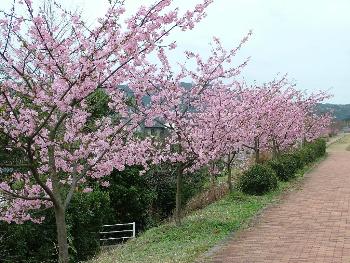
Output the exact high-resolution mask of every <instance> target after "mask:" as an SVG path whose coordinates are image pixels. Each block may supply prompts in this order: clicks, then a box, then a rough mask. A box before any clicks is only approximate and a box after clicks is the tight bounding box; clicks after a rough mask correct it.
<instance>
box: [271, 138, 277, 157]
mask: <svg viewBox="0 0 350 263" xmlns="http://www.w3.org/2000/svg"><path fill="white" fill-rule="evenodd" d="M272 157H273V158H277V157H278V149H277V145H276V140H275V139H272Z"/></svg>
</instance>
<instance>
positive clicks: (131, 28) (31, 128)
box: [0, 0, 211, 262]
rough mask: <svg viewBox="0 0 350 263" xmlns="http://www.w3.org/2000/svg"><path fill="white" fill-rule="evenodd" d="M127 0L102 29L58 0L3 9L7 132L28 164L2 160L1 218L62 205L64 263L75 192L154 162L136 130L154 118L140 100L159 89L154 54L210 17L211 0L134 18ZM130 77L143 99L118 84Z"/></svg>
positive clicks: (163, 1) (161, 6)
mask: <svg viewBox="0 0 350 263" xmlns="http://www.w3.org/2000/svg"><path fill="white" fill-rule="evenodd" d="M123 2H124V1H110V6H109V7H108V10H107V12H106V14H105V15H104V16H103V17H101V18H99V19H98V20H97V23H96V24H95V25H93V26H88V25H87V24H86V23H85V22H84V21H83V19H82V17H81V16H80V14H79V13H77V12H69V11H66V10H65V9H64V8H63V7H61V6H60V5H59V4H57V3H54V2H51V3H49V2H46V5H41V6H38V7H36V6H34V5H33V4H32V1H31V0H24V1H14V5H13V7H12V9H11V10H9V11H6V10H3V11H2V12H1V14H2V17H1V19H0V34H1V39H0V64H1V68H2V75H1V76H2V80H1V84H0V105H1V111H0V132H1V134H2V136H4V137H6V138H7V142H8V143H7V145H6V149H7V151H9V152H11V151H13V150H14V149H16V150H20V152H21V156H22V157H23V161H21V162H16V163H14V162H5V163H2V162H1V164H0V167H1V168H11V169H12V173H11V174H10V175H6V176H3V175H1V179H0V192H1V193H2V195H3V196H5V197H6V203H5V205H3V206H1V207H0V216H1V220H5V221H8V222H17V223H21V222H23V221H26V220H31V221H34V222H40V221H41V220H43V219H42V218H35V217H33V216H32V214H31V211H33V210H36V209H40V208H43V207H51V206H52V207H53V209H54V211H55V217H56V225H57V237H58V247H59V262H68V258H69V257H68V246H67V229H66V223H65V212H66V209H67V206H68V205H69V203H70V201H71V199H72V196H73V194H74V192H76V191H89V190H90V189H89V188H86V187H87V185H86V179H87V178H93V179H96V180H97V181H100V182H101V183H102V184H104V185H106V182H105V180H104V177H105V176H106V175H108V174H110V173H111V171H112V170H113V169H117V170H123V169H124V166H125V165H133V164H141V165H145V166H146V165H147V164H146V160H147V155H148V149H149V146H150V141H149V140H147V139H146V140H139V139H137V137H136V136H134V132H135V130H136V129H137V127H138V126H139V124H140V123H142V122H144V121H145V120H146V119H147V118H151V117H150V116H145V115H144V114H140V112H143V113H144V112H146V111H147V109H146V108H145V105H142V103H138V102H139V98H140V97H142V96H143V95H145V94H147V93H149V92H153V91H154V87H151V88H150V89H151V90H147V88H144V87H143V86H142V85H141V84H142V83H143V82H144V79H143V78H142V76H144V75H147V74H148V72H150V71H151V70H152V68H150V67H149V66H148V65H149V64H150V63H149V62H148V57H149V56H150V55H152V54H153V53H154V52H156V51H157V50H158V49H159V48H160V47H163V46H164V45H166V43H164V40H165V38H166V37H167V36H168V35H169V33H170V32H171V31H172V30H174V29H175V28H180V29H181V30H183V31H185V30H191V29H192V28H193V27H194V26H195V24H196V23H198V22H200V21H201V20H202V19H203V18H204V16H205V9H206V8H207V7H208V5H209V4H210V3H211V0H204V1H203V2H202V3H200V4H198V5H196V6H195V8H194V9H193V10H189V11H185V12H184V13H180V11H179V9H178V8H174V7H173V5H172V3H173V1H171V0H160V1H157V2H156V3H155V4H154V5H152V6H150V7H146V6H141V7H140V8H139V9H138V11H137V12H136V13H135V14H134V15H132V16H130V17H128V18H125V15H124V13H125V6H124V3H123ZM124 21H125V22H124ZM173 46H174V45H170V46H169V48H173ZM122 84H130V85H129V88H130V89H131V90H132V92H133V94H135V100H134V101H132V102H131V100H130V97H129V96H128V94H127V92H125V90H123V89H122V88H118V87H120V85H122ZM100 90H103V92H104V93H105V94H106V95H107V96H108V98H109V102H108V106H109V108H110V110H111V111H112V112H113V113H114V114H111V115H108V116H104V117H101V118H98V119H97V120H96V119H92V118H91V115H92V113H91V112H89V108H88V105H87V99H88V98H89V97H90V96H92V95H93V94H94V93H95V92H97V91H100ZM130 104H133V105H132V107H131V105H130ZM151 112H152V111H149V113H151ZM19 182H20V183H19ZM14 185H17V187H14ZM18 185H20V186H19V187H18Z"/></svg>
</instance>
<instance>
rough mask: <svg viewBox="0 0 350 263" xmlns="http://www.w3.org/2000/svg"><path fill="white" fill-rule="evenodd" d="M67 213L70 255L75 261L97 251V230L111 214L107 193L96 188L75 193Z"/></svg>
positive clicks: (89, 256)
mask: <svg viewBox="0 0 350 263" xmlns="http://www.w3.org/2000/svg"><path fill="white" fill-rule="evenodd" d="M67 214H68V216H67V225H68V228H69V230H70V231H69V235H70V237H71V244H70V245H71V248H72V253H71V255H73V257H74V261H76V262H77V261H82V260H87V259H89V258H91V257H92V256H94V255H95V254H96V253H97V252H98V251H99V248H100V244H99V237H98V232H99V231H100V229H101V226H102V225H103V224H105V223H106V221H107V220H108V219H109V218H110V217H111V216H112V214H113V210H112V208H111V205H110V198H109V195H108V193H106V192H102V191H101V190H98V189H95V191H93V192H91V193H77V194H76V195H75V196H74V198H73V200H72V202H71V204H70V206H69V209H68V213H67Z"/></svg>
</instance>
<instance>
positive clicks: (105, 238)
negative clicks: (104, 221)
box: [99, 222, 136, 246]
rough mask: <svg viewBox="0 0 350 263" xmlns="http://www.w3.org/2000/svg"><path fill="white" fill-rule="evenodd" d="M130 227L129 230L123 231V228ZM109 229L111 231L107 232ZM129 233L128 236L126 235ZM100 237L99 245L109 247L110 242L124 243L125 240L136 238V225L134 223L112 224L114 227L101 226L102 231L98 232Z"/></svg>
mask: <svg viewBox="0 0 350 263" xmlns="http://www.w3.org/2000/svg"><path fill="white" fill-rule="evenodd" d="M128 226H131V229H123V228H125V227H128ZM109 229H111V230H109ZM127 233H129V235H127ZM99 235H100V244H101V245H102V246H103V245H106V243H107V245H111V244H110V242H111V241H119V240H121V241H122V242H124V241H125V240H127V239H130V238H135V236H136V224H135V222H132V223H126V224H114V225H103V226H102V231H100V232H99Z"/></svg>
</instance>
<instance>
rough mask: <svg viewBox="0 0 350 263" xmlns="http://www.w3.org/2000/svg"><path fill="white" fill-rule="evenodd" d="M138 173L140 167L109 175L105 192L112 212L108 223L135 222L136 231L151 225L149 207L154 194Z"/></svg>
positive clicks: (146, 181)
mask: <svg viewBox="0 0 350 263" xmlns="http://www.w3.org/2000/svg"><path fill="white" fill-rule="evenodd" d="M140 171H141V168H140V167H126V169H125V170H124V171H122V172H119V171H114V172H113V173H112V174H111V177H110V180H109V182H110V186H109V187H108V188H107V189H106V190H105V191H108V193H109V197H110V200H111V208H112V209H113V211H114V213H113V217H112V218H111V219H110V222H109V223H111V224H113V223H129V222H136V229H137V231H140V230H142V229H145V228H147V226H148V225H150V224H152V223H151V222H152V218H151V207H152V203H153V200H154V199H155V196H156V193H155V191H154V189H152V188H151V187H150V183H149V182H148V180H147V177H146V176H143V175H140Z"/></svg>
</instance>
